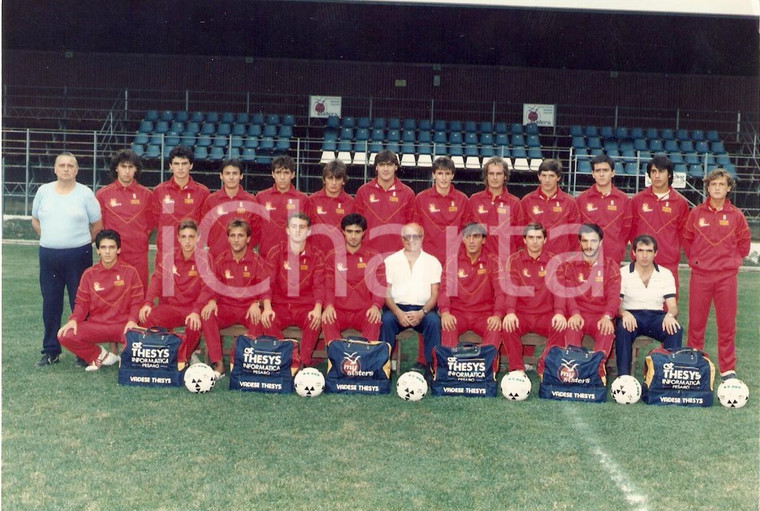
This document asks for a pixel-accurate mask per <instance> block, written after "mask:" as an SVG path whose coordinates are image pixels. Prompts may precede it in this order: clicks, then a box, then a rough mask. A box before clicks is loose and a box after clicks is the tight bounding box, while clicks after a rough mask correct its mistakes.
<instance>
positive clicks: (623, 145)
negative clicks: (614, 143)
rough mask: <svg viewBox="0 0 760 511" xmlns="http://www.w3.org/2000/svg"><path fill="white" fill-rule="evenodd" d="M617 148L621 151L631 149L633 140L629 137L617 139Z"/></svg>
mask: <svg viewBox="0 0 760 511" xmlns="http://www.w3.org/2000/svg"><path fill="white" fill-rule="evenodd" d="M618 149H619V150H620V151H621V152H624V151H633V140H631V139H625V140H620V141H618Z"/></svg>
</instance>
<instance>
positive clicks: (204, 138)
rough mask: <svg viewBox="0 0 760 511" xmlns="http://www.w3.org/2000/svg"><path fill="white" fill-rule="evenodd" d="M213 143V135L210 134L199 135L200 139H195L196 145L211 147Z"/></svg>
mask: <svg viewBox="0 0 760 511" xmlns="http://www.w3.org/2000/svg"><path fill="white" fill-rule="evenodd" d="M210 145H211V137H210V136H209V135H198V139H197V140H196V141H195V147H209V146H210Z"/></svg>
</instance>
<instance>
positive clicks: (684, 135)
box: [676, 129, 691, 140]
mask: <svg viewBox="0 0 760 511" xmlns="http://www.w3.org/2000/svg"><path fill="white" fill-rule="evenodd" d="M676 138H677V139H678V140H691V137H690V136H689V131H688V130H685V129H679V130H677V131H676Z"/></svg>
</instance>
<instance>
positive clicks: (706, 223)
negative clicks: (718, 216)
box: [699, 217, 710, 227]
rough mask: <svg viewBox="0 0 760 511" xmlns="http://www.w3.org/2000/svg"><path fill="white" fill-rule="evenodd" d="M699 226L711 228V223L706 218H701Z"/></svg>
mask: <svg viewBox="0 0 760 511" xmlns="http://www.w3.org/2000/svg"><path fill="white" fill-rule="evenodd" d="M699 226H700V227H710V222H708V221H707V220H705V219H704V217H699Z"/></svg>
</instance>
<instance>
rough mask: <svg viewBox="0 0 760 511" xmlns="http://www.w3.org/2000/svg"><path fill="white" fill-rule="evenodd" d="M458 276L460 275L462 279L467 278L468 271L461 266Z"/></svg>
mask: <svg viewBox="0 0 760 511" xmlns="http://www.w3.org/2000/svg"><path fill="white" fill-rule="evenodd" d="M457 277H459V278H460V279H466V278H467V272H466V271H464V268H459V271H458V272H457Z"/></svg>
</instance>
